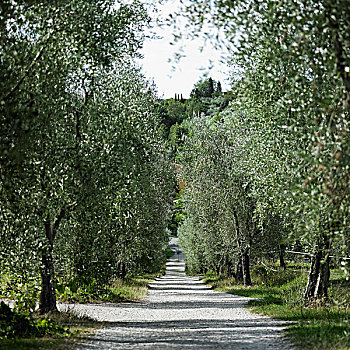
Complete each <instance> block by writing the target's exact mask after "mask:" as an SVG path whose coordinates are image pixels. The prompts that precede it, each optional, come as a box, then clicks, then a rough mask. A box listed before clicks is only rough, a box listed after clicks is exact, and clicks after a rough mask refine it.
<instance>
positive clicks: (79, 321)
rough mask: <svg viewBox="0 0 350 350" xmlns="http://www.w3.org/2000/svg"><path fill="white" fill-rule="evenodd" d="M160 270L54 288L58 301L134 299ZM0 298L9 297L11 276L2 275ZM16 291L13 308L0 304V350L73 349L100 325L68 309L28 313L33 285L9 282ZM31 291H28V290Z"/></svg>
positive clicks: (160, 272)
mask: <svg viewBox="0 0 350 350" xmlns="http://www.w3.org/2000/svg"><path fill="white" fill-rule="evenodd" d="M163 273H164V271H163V270H161V271H159V272H158V273H150V274H142V275H141V274H139V275H134V276H132V275H130V276H128V278H126V279H124V280H122V279H113V280H112V281H111V282H110V283H109V284H106V285H103V284H98V283H96V281H92V282H91V283H90V284H80V285H78V284H77V283H72V282H70V283H65V284H64V283H61V284H58V285H57V286H58V288H57V299H58V301H59V302H77V303H89V302H94V303H96V302H121V301H137V300H142V299H144V298H145V297H146V294H147V291H148V284H149V283H150V282H152V281H153V280H154V279H155V278H156V277H158V276H161V275H162V274H163ZM0 281H1V283H0V287H1V288H0V298H1V297H3V298H4V297H7V298H9V297H11V294H9V291H8V289H6V285H7V283H8V282H9V281H13V280H12V279H11V276H9V275H6V276H4V275H3V276H2V278H1V279H0ZM10 285H11V287H14V290H15V291H16V292H15V293H13V297H16V298H17V299H16V300H17V302H15V309H11V308H10V307H9V306H8V305H7V304H5V303H4V302H1V303H0V339H1V343H0V349H1V350H3V349H6V350H7V349H8V350H10V349H11V350H14V349H16V350H17V349H43V350H46V349H59V350H60V349H74V348H75V345H76V343H77V342H79V341H81V340H82V339H83V338H85V337H86V336H87V335H89V334H91V333H93V332H94V330H95V329H96V328H99V327H102V326H103V323H101V322H96V321H94V320H92V319H89V318H87V317H85V316H84V317H78V316H76V315H74V314H72V313H70V312H56V313H49V314H45V315H39V314H38V313H37V312H30V311H28V310H26V308H28V307H31V308H32V306H33V305H34V304H35V297H36V296H37V293H34V292H33V291H36V288H35V287H33V286H31V287H30V288H28V285H23V286H22V288H23V289H22V290H20V286H19V285H16V286H14V284H13V283H11V284H10ZM28 290H29V291H32V293H28Z"/></svg>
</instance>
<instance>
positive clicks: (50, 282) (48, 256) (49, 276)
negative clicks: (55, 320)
mask: <svg viewBox="0 0 350 350" xmlns="http://www.w3.org/2000/svg"><path fill="white" fill-rule="evenodd" d="M40 274H41V294H40V304H39V309H40V313H41V314H45V313H47V312H50V311H57V306H56V293H55V271H54V265H53V259H52V246H51V245H50V246H49V248H48V249H46V250H45V251H43V253H42V267H41V271H40Z"/></svg>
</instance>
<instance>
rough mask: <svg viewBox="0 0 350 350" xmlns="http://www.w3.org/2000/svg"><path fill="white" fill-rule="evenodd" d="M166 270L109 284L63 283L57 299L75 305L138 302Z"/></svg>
mask: <svg viewBox="0 0 350 350" xmlns="http://www.w3.org/2000/svg"><path fill="white" fill-rule="evenodd" d="M164 269H165V267H164V268H163V270H161V271H159V272H157V273H148V274H139V275H133V276H129V277H128V278H126V279H119V278H115V279H112V280H111V281H109V283H108V284H105V285H103V284H99V283H97V282H96V281H94V280H93V281H92V282H90V283H89V284H87V283H84V284H78V283H75V282H74V281H73V282H69V283H61V284H58V286H57V299H58V300H59V301H61V302H74V303H101V302H111V303H119V302H125V301H138V300H142V299H144V298H145V297H146V295H147V291H148V285H149V283H151V282H152V281H153V280H154V279H155V278H157V277H159V276H161V275H162V274H164Z"/></svg>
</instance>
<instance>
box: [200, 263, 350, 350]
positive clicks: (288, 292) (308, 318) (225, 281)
mask: <svg viewBox="0 0 350 350" xmlns="http://www.w3.org/2000/svg"><path fill="white" fill-rule="evenodd" d="M252 279H253V286H252V287H244V286H240V285H237V284H236V283H235V280H234V279H232V278H231V279H230V278H225V277H222V276H218V275H216V274H215V273H209V274H206V275H205V276H204V278H203V281H204V282H206V283H208V284H210V285H212V286H213V287H214V288H215V289H216V290H218V291H223V292H226V293H230V294H235V295H241V296H246V297H251V298H255V299H254V300H251V301H250V302H249V308H250V309H251V310H252V311H253V312H255V313H260V314H263V315H267V316H270V317H273V318H275V319H279V320H284V321H290V323H289V324H287V326H286V335H287V336H288V337H289V338H290V340H291V341H292V342H293V343H294V344H295V345H296V346H297V347H298V348H300V349H306V350H316V349H317V350H345V349H350V282H349V281H346V280H345V278H344V276H342V275H341V274H339V271H338V272H337V271H333V273H332V275H331V282H330V288H329V295H330V297H329V300H328V301H327V302H326V303H324V304H322V305H321V304H319V305H313V306H309V307H305V306H304V303H303V292H304V288H305V285H306V271H305V270H304V271H302V270H301V271H288V270H287V271H285V272H284V271H278V272H273V271H269V272H268V273H266V271H265V272H262V270H261V269H253V271H252Z"/></svg>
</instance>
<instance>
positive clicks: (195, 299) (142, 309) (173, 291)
mask: <svg viewBox="0 0 350 350" xmlns="http://www.w3.org/2000/svg"><path fill="white" fill-rule="evenodd" d="M176 243H177V242H176V241H175V240H173V241H171V242H170V244H171V247H172V248H177V246H176ZM184 267H185V262H184V257H183V255H182V254H180V255H179V259H178V256H177V255H174V257H173V258H172V259H171V261H170V262H168V263H167V268H166V274H165V276H163V277H161V278H158V279H157V280H155V281H154V282H153V283H151V285H150V290H149V293H148V297H147V299H146V300H145V301H144V302H141V303H121V304H93V305H91V304H89V305H74V307H73V310H75V311H76V312H78V313H82V314H87V315H89V316H90V317H93V318H95V319H97V320H99V321H106V322H110V323H111V324H110V326H109V327H108V328H105V329H101V330H99V331H97V333H96V334H95V335H94V336H93V337H92V338H89V341H88V342H87V343H85V344H83V345H81V346H80V348H79V349H81V350H83V349H84V350H92V349H165V348H168V349H244V350H245V349H257V350H263V349H281V350H282V349H283V350H284V349H292V346H291V345H289V344H288V343H287V342H286V341H285V340H284V339H283V338H282V336H281V334H282V332H283V328H282V327H281V325H282V324H283V323H282V322H279V321H275V320H272V319H270V318H267V317H263V316H259V315H255V314H252V313H251V312H249V310H247V309H246V308H245V305H246V303H247V300H249V299H248V298H244V297H238V296H233V295H229V294H226V293H220V292H216V291H213V290H211V289H210V288H209V287H208V286H206V285H205V284H203V283H202V282H201V281H200V280H199V279H198V278H197V277H187V276H186V275H185V272H184Z"/></svg>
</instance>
